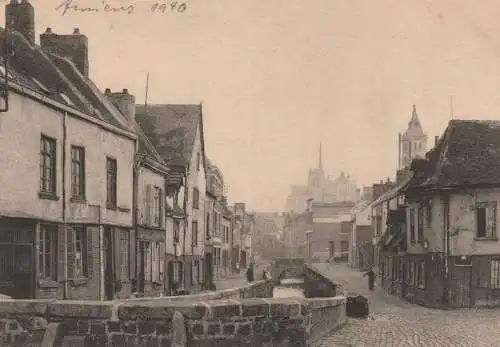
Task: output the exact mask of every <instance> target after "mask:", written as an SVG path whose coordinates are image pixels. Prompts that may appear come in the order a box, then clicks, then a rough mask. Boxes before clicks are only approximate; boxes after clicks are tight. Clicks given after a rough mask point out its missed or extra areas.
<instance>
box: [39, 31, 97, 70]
mask: <svg viewBox="0 0 500 347" xmlns="http://www.w3.org/2000/svg"><path fill="white" fill-rule="evenodd" d="M40 45H41V46H42V48H43V49H44V50H46V51H48V52H50V53H53V54H57V55H60V56H62V57H66V58H69V59H70V60H71V61H72V62H73V63H74V64H75V66H76V68H77V69H78V71H80V73H81V74H82V75H83V76H85V77H89V52H88V50H89V49H88V39H87V36H85V35H82V34H81V33H80V29H79V28H75V29H74V30H73V34H71V35H57V34H55V33H53V32H52V29H51V28H47V30H46V31H45V32H44V33H43V34H42V35H40Z"/></svg>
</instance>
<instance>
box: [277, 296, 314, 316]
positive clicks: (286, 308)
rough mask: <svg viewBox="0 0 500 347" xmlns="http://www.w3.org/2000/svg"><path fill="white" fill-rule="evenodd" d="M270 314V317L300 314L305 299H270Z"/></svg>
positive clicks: (305, 303) (304, 304)
mask: <svg viewBox="0 0 500 347" xmlns="http://www.w3.org/2000/svg"><path fill="white" fill-rule="evenodd" d="M269 302H270V316H271V317H275V316H277V317H283V316H286V317H294V316H298V315H301V312H302V311H303V309H302V306H306V305H307V302H306V301H301V300H296V299H288V298H283V299H270V300H269Z"/></svg>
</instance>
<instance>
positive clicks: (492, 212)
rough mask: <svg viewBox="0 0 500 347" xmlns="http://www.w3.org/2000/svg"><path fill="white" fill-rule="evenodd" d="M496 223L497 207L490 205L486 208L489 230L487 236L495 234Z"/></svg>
mask: <svg viewBox="0 0 500 347" xmlns="http://www.w3.org/2000/svg"><path fill="white" fill-rule="evenodd" d="M495 224H496V208H495V206H489V207H488V208H486V225H487V232H486V236H490V237H494V236H495Z"/></svg>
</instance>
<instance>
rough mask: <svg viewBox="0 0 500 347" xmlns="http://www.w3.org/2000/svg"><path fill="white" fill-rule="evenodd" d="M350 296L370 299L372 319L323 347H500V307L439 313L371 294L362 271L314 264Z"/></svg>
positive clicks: (348, 326) (346, 329)
mask: <svg viewBox="0 0 500 347" xmlns="http://www.w3.org/2000/svg"><path fill="white" fill-rule="evenodd" d="M314 266H315V267H317V268H318V269H319V270H320V271H322V272H323V273H325V274H326V275H328V276H329V277H330V278H332V279H334V280H336V281H337V282H340V283H341V284H342V286H343V287H344V290H345V291H347V292H348V293H355V294H357V293H360V294H362V295H364V296H366V297H367V298H368V300H369V301H370V311H371V314H370V318H369V319H349V321H348V323H347V324H346V325H345V326H344V327H343V328H341V329H340V330H337V331H334V332H332V334H331V335H330V336H328V337H326V338H325V339H324V340H323V341H322V342H321V344H320V346H321V347H358V346H359V347H364V346H366V347H392V346H394V347H406V346H408V347H420V346H422V347H434V346H435V347H448V346H449V347H493V346H495V347H498V346H500V309H458V310H446V311H443V310H436V309H429V308H424V307H420V306H417V305H412V304H409V303H407V302H404V301H402V300H399V299H397V298H394V297H390V296H387V295H385V294H384V293H383V291H382V289H381V288H380V287H376V290H375V291H374V292H370V291H369V290H368V283H367V279H366V278H363V274H362V273H361V272H357V271H354V270H352V269H350V268H348V267H347V266H346V265H343V264H336V265H328V264H314Z"/></svg>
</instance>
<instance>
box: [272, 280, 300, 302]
mask: <svg viewBox="0 0 500 347" xmlns="http://www.w3.org/2000/svg"><path fill="white" fill-rule="evenodd" d="M280 283H281V285H280V286H276V287H274V290H273V297H274V298H296V297H299V298H303V297H304V290H303V289H302V286H303V284H304V281H303V280H301V279H283V280H281V282H280Z"/></svg>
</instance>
